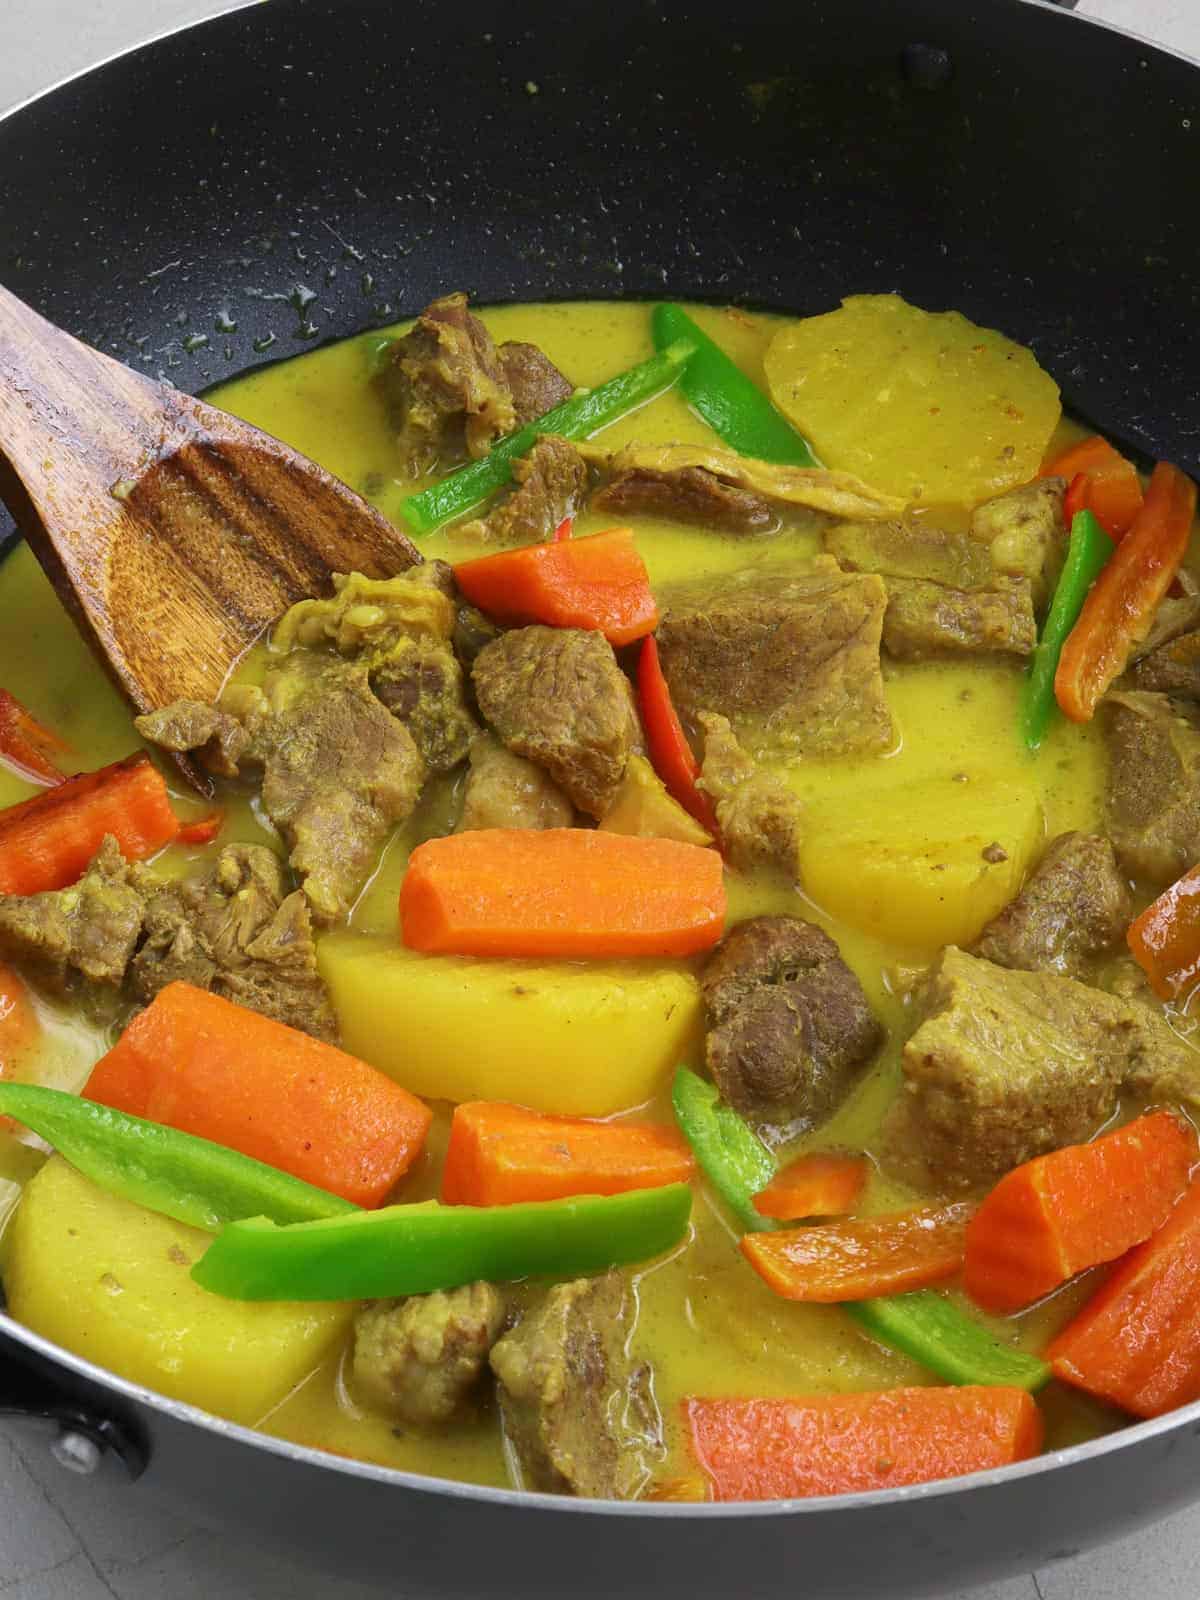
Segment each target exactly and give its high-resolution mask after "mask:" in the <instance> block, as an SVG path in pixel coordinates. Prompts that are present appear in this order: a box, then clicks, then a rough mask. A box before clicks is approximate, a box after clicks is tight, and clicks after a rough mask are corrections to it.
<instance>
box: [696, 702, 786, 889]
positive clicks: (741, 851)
mask: <svg viewBox="0 0 1200 1600" xmlns="http://www.w3.org/2000/svg"><path fill="white" fill-rule="evenodd" d="M697 720H698V722H699V724H700V726H701V728H703V730H704V760H703V763H702V765H701V768H700V788H702V789H703V790H705V792H706V793H707V794H709V795H711V797H712V800H713V804H714V805H715V807H716V812H717V822H718V824H719V826H720V831H721V848H722V851H723V853H724V855H725V859H726V860H727V861H728V862H729V864H730V866H731V867H736V868H737V869H738V870H739V871H743V872H748V871H752V870H753V869H754V868H755V867H764V866H765V867H779V868H781V869H782V870H783V871H784V872H786V873H787V874H788V876H789V877H790V878H791V880H792V881H793V882H794V883H798V882H799V881H800V842H801V839H802V837H803V828H802V824H803V820H804V807H803V805H802V803H801V801H800V797H799V796H798V795H797V794H796V793H795V792H794V791H793V790H791V789H789V788H788V786H787V784H786V783H784V781H783V780H782V778H777V777H776V776H775V775H774V773H772V772H767V771H765V770H764V769H763V768H762V767H760V766H759V765H758V763H757V762H756V761H755V760H754V758H753V757H752V756H751V755H749V754H748V752H747V751H745V750H744V749H743V748H742V746H741V745H740V744H739V743H738V741H737V738H736V737H735V735H734V732H733V729H732V728H731V727H730V725H729V718H728V717H721V716H717V715H716V713H715V712H709V711H702V712H701V713H700V716H699V717H698V719H697Z"/></svg>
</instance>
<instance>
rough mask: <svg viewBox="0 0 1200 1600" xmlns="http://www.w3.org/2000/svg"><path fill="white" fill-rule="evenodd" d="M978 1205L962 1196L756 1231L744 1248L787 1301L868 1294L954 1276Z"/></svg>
mask: <svg viewBox="0 0 1200 1600" xmlns="http://www.w3.org/2000/svg"><path fill="white" fill-rule="evenodd" d="M973 1210H974V1207H973V1206H972V1205H970V1204H968V1203H967V1202H965V1201H958V1202H956V1203H954V1204H953V1205H948V1206H940V1207H937V1206H926V1207H925V1208H924V1209H923V1210H920V1211H906V1212H902V1213H898V1214H897V1215H894V1216H882V1217H863V1218H856V1219H855V1220H854V1221H852V1222H828V1223H821V1224H815V1225H813V1226H810V1227H806V1228H787V1229H781V1230H779V1231H778V1232H776V1233H748V1234H746V1236H745V1237H744V1238H743V1239H742V1241H741V1246H740V1248H741V1252H742V1254H743V1255H744V1256H745V1257H746V1260H747V1261H749V1263H750V1265H751V1266H752V1267H753V1268H754V1270H755V1271H756V1272H757V1273H758V1275H759V1276H760V1277H761V1278H763V1279H764V1280H765V1281H766V1282H767V1283H768V1284H769V1285H770V1286H771V1288H772V1289H774V1291H775V1293H776V1294H778V1295H782V1296H783V1298H784V1299H785V1300H815V1301H819V1302H822V1303H825V1304H831V1303H835V1302H837V1301H840V1300H866V1299H869V1298H871V1297H873V1296H876V1295H888V1294H902V1293H903V1292H904V1291H905V1290H908V1289H924V1288H926V1287H928V1285H929V1284H931V1283H942V1282H944V1281H945V1280H946V1279H947V1278H952V1277H954V1275H955V1273H957V1272H958V1271H959V1269H960V1268H961V1266H962V1260H963V1244H964V1236H965V1233H966V1226H967V1221H968V1219H969V1218H970V1216H971V1213H972V1211H973Z"/></svg>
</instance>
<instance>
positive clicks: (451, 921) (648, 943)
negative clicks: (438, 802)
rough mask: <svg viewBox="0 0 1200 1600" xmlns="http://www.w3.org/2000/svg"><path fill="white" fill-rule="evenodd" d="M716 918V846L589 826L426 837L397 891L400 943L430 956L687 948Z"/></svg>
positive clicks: (714, 935) (707, 942) (708, 939)
mask: <svg viewBox="0 0 1200 1600" xmlns="http://www.w3.org/2000/svg"><path fill="white" fill-rule="evenodd" d="M724 926H725V885H724V881H723V879H722V875H721V858H720V856H719V855H718V854H717V852H716V851H715V850H709V849H705V848H703V847H702V846H700V845H695V844H681V843H679V842H678V841H676V840H674V839H644V838H639V837H638V836H637V835H634V834H625V833H602V832H599V831H598V830H593V829H591V828H547V829H545V830H544V831H543V832H540V833H539V832H535V831H532V830H526V829H521V828H480V829H476V830H473V831H471V832H469V833H456V834H451V835H449V837H447V838H444V839H429V840H427V841H426V843H425V844H422V845H418V846H417V848H416V849H415V850H414V851H413V853H412V855H411V856H410V857H409V858H408V870H407V872H406V873H405V874H404V883H403V885H402V886H401V889H400V927H401V937H402V938H403V940H404V943H405V944H406V945H408V946H409V947H410V948H411V949H413V950H426V951H430V952H433V953H436V954H446V955H466V956H568V957H581V956H689V955H694V954H695V953H696V952H697V951H699V950H707V949H709V948H710V947H711V946H712V945H714V944H716V942H717V940H718V939H719V938H720V937H721V932H722V930H723V928H724Z"/></svg>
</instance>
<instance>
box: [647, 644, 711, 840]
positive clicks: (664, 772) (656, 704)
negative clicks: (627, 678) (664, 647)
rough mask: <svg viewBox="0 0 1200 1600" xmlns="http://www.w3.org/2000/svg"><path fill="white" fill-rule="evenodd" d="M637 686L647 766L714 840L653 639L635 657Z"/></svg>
mask: <svg viewBox="0 0 1200 1600" xmlns="http://www.w3.org/2000/svg"><path fill="white" fill-rule="evenodd" d="M637 682H638V708H639V710H640V711H641V714H642V727H643V728H644V729H645V732H646V748H647V750H648V751H649V754H650V764H651V765H652V766H653V768H654V770H655V772H657V773H658V775H659V777H660V778H661V779H662V781H663V783H664V784H665V786H666V790H667V793H668V794H669V795H670V796H671V798H672V799H673V800H677V801H678V802H679V804H680V805H681V806H682V807H683V809H684V810H685V811H687V812H690V813H691V815H692V816H693V817H695V819H696V821H697V822H698V823H699V824H700V826H701V827H702V828H705V829H707V830H708V832H709V833H711V834H712V836H713V838H714V839H715V838H717V837H719V830H718V828H717V813H716V809H715V808H714V806H713V803H712V800H711V799H710V798H709V796H708V795H707V794H705V792H704V790H703V789H700V788H697V786H696V781H697V779H698V778H699V776H700V763H699V762H698V761H697V760H696V757H695V754H694V753H693V751H692V747H691V745H690V744H689V743H688V741H687V735H686V734H685V733H684V731H683V724H682V723H681V722H680V720H679V714H678V712H677V711H676V710H675V703H674V701H673V700H672V699H671V690H670V688H669V686H668V684H667V679H666V675H665V673H664V672H663V669H662V663H661V662H660V661H659V658H658V641H657V640H656V639H655V638H654V636H653V635H651V637H650V638H648V639H647V640H646V642H645V644H643V645H642V648H641V652H640V654H639V656H638V671H637Z"/></svg>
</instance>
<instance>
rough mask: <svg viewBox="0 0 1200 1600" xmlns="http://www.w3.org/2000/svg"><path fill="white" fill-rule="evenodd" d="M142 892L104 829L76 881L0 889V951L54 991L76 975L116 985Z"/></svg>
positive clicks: (136, 926) (136, 927) (137, 926)
mask: <svg viewBox="0 0 1200 1600" xmlns="http://www.w3.org/2000/svg"><path fill="white" fill-rule="evenodd" d="M142 914H143V900H142V896H141V894H140V893H139V891H138V889H137V888H136V887H135V886H134V884H133V883H132V882H131V881H130V867H129V865H128V863H127V862H126V861H125V858H124V857H123V856H122V854H121V848H120V846H119V845H118V844H117V841H116V839H114V838H113V836H112V835H111V834H108V835H107V836H106V837H105V839H104V842H103V843H102V844H101V846H100V849H99V850H98V851H97V853H96V855H95V856H94V857H93V859H92V862H91V864H90V865H89V867H88V869H87V871H86V872H85V873H84V875H83V877H82V878H80V880H79V882H78V883H75V884H72V885H71V887H70V888H67V889H52V890H48V891H47V892H46V893H44V894H29V895H16V894H4V895H0V957H3V958H4V959H5V960H6V961H12V962H13V963H14V964H15V965H17V966H19V967H22V968H24V969H25V970H27V971H28V972H30V973H31V975H32V976H34V977H35V978H36V979H37V980H38V981H39V982H40V983H42V984H43V985H45V986H46V987H47V988H49V989H52V990H54V991H55V992H57V993H65V992H67V991H68V990H70V989H72V988H75V987H76V986H77V985H78V983H79V980H80V979H85V980H86V981H87V982H88V983H91V984H96V985H99V986H101V987H102V988H107V989H108V990H110V991H111V992H112V993H114V994H115V993H116V991H117V990H118V989H119V988H120V986H121V984H122V982H123V981H124V978H125V970H126V968H127V967H128V965H129V961H130V958H131V956H132V955H133V952H134V950H135V948H136V947H137V941H138V938H139V937H140V935H141V931H142Z"/></svg>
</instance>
